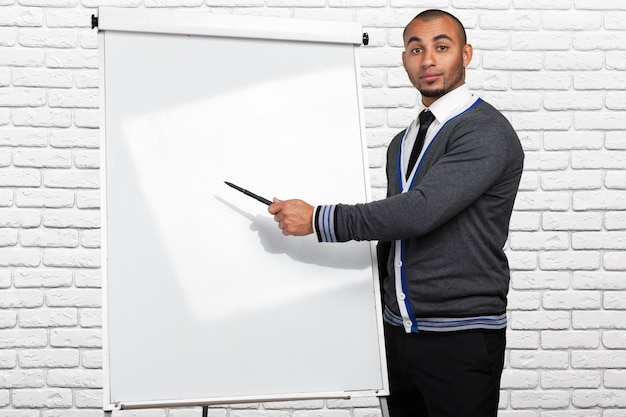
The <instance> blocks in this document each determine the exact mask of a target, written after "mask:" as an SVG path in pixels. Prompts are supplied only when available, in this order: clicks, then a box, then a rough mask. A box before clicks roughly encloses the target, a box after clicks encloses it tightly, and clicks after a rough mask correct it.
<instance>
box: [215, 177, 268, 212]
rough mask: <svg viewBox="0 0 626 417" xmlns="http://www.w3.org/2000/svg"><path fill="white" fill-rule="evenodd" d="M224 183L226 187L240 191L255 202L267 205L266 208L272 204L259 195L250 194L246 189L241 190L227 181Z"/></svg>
mask: <svg viewBox="0 0 626 417" xmlns="http://www.w3.org/2000/svg"><path fill="white" fill-rule="evenodd" d="M224 182H225V183H226V185H228V186H229V187H233V188H234V189H235V190H237V191H240V192H242V193H244V194H245V195H247V196H249V197H252V198H254V199H255V200H258V201H260V202H261V203H263V204H267V205H268V206H269V205H270V204H272V202H271V201H270V200H268V199H267V198H263V197H261V196H260V195H256V194H254V193H253V192H250V191H248V190H246V189H243V188H241V187H239V186H238V185H235V184H233V183H232V182H228V181H224Z"/></svg>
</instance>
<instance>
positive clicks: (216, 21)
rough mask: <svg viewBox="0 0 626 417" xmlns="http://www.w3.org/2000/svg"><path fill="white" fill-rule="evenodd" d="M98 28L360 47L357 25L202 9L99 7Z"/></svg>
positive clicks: (360, 30) (360, 40) (361, 36)
mask: <svg viewBox="0 0 626 417" xmlns="http://www.w3.org/2000/svg"><path fill="white" fill-rule="evenodd" d="M98 29H99V30H113V31H125V32H148V33H172V34H182V35H204V36H220V37H233V38H256V39H276V40H294V41H309V42H328V43H348V44H356V45H360V44H361V43H362V42H363V29H362V26H361V24H360V23H358V22H337V21H320V20H308V19H290V18H278V17H263V16H243V15H224V14H214V13H210V12H207V11H202V10H180V9H127V8H114V7H100V8H99V9H98Z"/></svg>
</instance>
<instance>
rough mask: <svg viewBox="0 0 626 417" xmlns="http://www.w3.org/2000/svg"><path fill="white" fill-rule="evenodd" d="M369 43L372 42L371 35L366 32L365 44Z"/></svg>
mask: <svg viewBox="0 0 626 417" xmlns="http://www.w3.org/2000/svg"><path fill="white" fill-rule="evenodd" d="M369 43H370V35H369V34H368V33H367V32H365V33H364V34H363V45H367V44H369Z"/></svg>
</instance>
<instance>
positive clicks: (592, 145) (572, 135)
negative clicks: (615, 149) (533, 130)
mask: <svg viewBox="0 0 626 417" xmlns="http://www.w3.org/2000/svg"><path fill="white" fill-rule="evenodd" d="M602 145H603V135H602V133H601V132H545V133H544V136H543V148H544V149H545V150H547V151H559V150H573V149H580V150H599V149H601V148H602Z"/></svg>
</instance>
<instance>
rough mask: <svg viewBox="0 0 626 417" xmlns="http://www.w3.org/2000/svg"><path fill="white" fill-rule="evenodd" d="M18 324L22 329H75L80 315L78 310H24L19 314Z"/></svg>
mask: <svg viewBox="0 0 626 417" xmlns="http://www.w3.org/2000/svg"><path fill="white" fill-rule="evenodd" d="M46 299H48V297H46ZM47 304H48V305H50V304H49V303H47ZM51 306H52V307H54V305H51ZM18 324H19V326H20V327H22V328H40V327H44V328H52V327H73V326H76V325H77V324H78V314H77V312H76V309H60V308H55V309H37V310H31V309H29V310H22V311H20V312H19V314H18Z"/></svg>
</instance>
